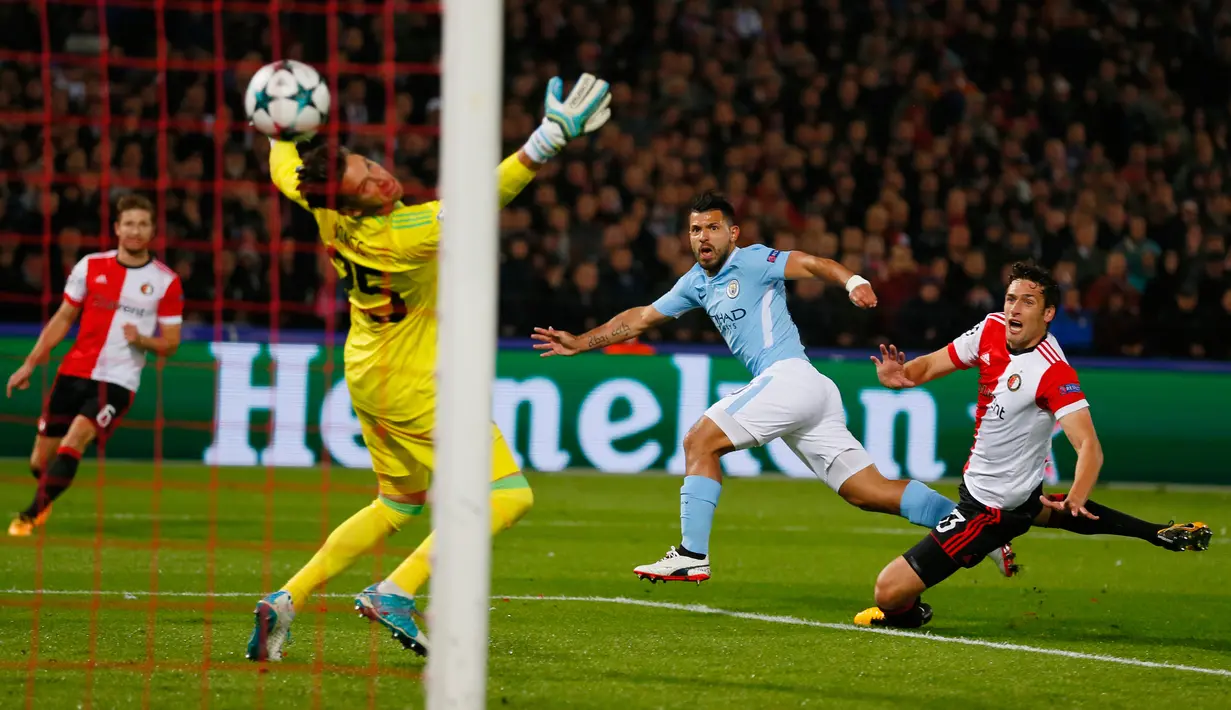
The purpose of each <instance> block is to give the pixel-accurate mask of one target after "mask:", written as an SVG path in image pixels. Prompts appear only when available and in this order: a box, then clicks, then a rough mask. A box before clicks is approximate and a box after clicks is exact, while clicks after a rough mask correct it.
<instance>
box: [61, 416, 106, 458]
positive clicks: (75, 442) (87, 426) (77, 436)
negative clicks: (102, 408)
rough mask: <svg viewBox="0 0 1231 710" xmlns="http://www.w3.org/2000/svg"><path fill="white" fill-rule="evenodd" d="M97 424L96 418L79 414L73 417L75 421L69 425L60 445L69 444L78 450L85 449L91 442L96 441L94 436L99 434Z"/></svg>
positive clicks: (71, 447)
mask: <svg viewBox="0 0 1231 710" xmlns="http://www.w3.org/2000/svg"><path fill="white" fill-rule="evenodd" d="M95 426H96V425H95V423H94V420H92V419H90V418H88V417H84V416H82V415H77V417H76V418H74V419H73V423H72V424H71V425H70V426H69V427H68V433H67V434H65V435H64V437H63V438H62V439H60V446H67V447H69V448H70V449H76V450H77V451H85V448H86V447H87V446H89V445H90V442H92V441H94V437H95V436H97V434H98V430H97V429H96V428H95Z"/></svg>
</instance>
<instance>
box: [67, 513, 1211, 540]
mask: <svg viewBox="0 0 1231 710" xmlns="http://www.w3.org/2000/svg"><path fill="white" fill-rule="evenodd" d="M102 517H103V519H104V520H119V521H153V520H158V521H160V522H202V523H204V522H209V521H210V520H211V518H210V517H209V516H207V515H198V514H193V513H159V514H157V515H155V514H153V513H103V515H102ZM56 518H57V519H59V520H64V519H68V520H97V519H98V515H97V514H95V513H64V514H60V515H57V516H56ZM213 520H214V521H215V522H231V521H234V522H244V523H247V522H251V520H252V519H251V518H247V517H226V516H219V517H215V518H213ZM320 522H321V521H320V518H278V523H279V524H305V525H319V524H320ZM645 526H646V523H644V522H637V521H626V520H610V521H603V520H585V519H581V520H541V521H540V520H522V521H520V522H518V523H517V527H519V528H525V527H532V528H534V527H546V528H634V527H636V528H644V527H645ZM661 527H662V529H664V530H666V529H668V528H670V529H673V530H674V529H676V528H677V527H678V525H677V524H676V523H674V522H673V523H670V524H668V523H667V522H664V523H663V524H662V525H661ZM722 529H723V530H733V531H749V530H755V531H757V532H775V533H813V532H815V533H822V532H825V531H826V529H824V528H814V527H808V526H806V525H724V526H722ZM853 532H857V533H860V534H864V535H894V536H904V537H914V538H918V537H922V536H923V535H925V534H926V533H925V531H924V529H923V528H919V527H909V528H889V527H860V528H855V529H854V530H853ZM1025 537H1026V539H1033V540H1084V541H1086V542H1100V541H1106V540H1112V539H1115V536H1111V535H1077V534H1074V533H1069V532H1064V531H1062V530H1044V529H1032V530H1030V532H1027V533H1026V535H1025ZM1125 539H1127V538H1125ZM1210 542H1211V544H1214V545H1223V544H1231V538H1228V537H1225V534H1224V535H1220V536H1216V537H1215V538H1214V539H1213V540H1211V541H1210Z"/></svg>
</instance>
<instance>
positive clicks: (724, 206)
mask: <svg viewBox="0 0 1231 710" xmlns="http://www.w3.org/2000/svg"><path fill="white" fill-rule="evenodd" d="M710 210H718V211H719V212H721V213H722V218H723V219H724V220H726V222H727V224H729V225H730V224H735V208H734V207H733V206H732V205H731V203H730V202H727V198H725V197H723V196H722V195H721V194H719V193H717V192H714V191H712V190H710V191H706V192H703V193H701V195H699V196H698V197H697V198H696V199H695V200H693V201H692V210H691V211H692V212H694V213H697V212H709V211H710Z"/></svg>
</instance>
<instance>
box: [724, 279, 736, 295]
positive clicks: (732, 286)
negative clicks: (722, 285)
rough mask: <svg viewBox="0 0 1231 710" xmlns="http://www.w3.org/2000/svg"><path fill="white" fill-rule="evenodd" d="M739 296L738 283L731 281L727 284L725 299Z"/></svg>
mask: <svg viewBox="0 0 1231 710" xmlns="http://www.w3.org/2000/svg"><path fill="white" fill-rule="evenodd" d="M738 295H739V281H736V280H735V279H731V280H730V281H729V282H728V283H727V298H735V297H736V296H738Z"/></svg>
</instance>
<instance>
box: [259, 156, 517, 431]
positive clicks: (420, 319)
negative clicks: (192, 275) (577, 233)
mask: <svg viewBox="0 0 1231 710" xmlns="http://www.w3.org/2000/svg"><path fill="white" fill-rule="evenodd" d="M301 164H302V161H301V160H300V158H299V153H298V151H297V150H296V149H295V145H294V144H293V143H288V142H283V141H274V142H273V145H272V146H271V148H270V153H269V172H270V177H271V178H272V179H273V181H274V184H275V185H277V186H278V189H279V190H281V191H282V193H283V194H284V195H286V196H287V197H288V198H290V199H291V200H293V201H294V202H296V203H298V204H299V205H300V206H301V207H303V208H304V209H308V210H310V211H311V212H312V215H313V216H314V217H315V218H316V223H317V225H318V226H319V227H320V235H321V241H322V242H324V244H325V246H326V248H327V249H328V250H329V255H330V259H331V260H332V262H333V265H334V267H335V268H336V269H337V272H338V278H339V279H340V281H341V282H342V283H343V284H344V286H345V288H346V291H347V294H348V299H349V301H350V306H351V327H350V333H349V335H347V338H346V349H345V356H344V359H345V363H346V384H347V388H348V389H349V390H350V396H351V401H352V403H353V404H354V405H355V407H356V408H358V409H361V410H364V411H366V412H370V413H372V414H375V415H378V416H380V417H383V418H388V419H392V420H397V421H411V420H419V419H420V418H421V417H424V416H425V415H427V421H431V420H432V419H434V417H431V416H430V415H431V414H432V412H433V410H434V409H435V406H436V397H435V389H436V386H435V368H436V279H437V274H438V269H437V267H438V264H437V260H436V254H437V246H438V244H439V241H440V219H441V205H440V203H439V202H435V201H433V202H425V203H422V204H418V205H404V204H402V203H401V202H399V203H397V205H396V207H395V209H394V210H393V211H392V212H391V213H389V214H387V215H381V216H372V217H349V216H345V215H340V214H338V213H337V212H335V211H333V210H329V209H312V208H310V207H308V203H307V201H306V200H304V199H303V197H302V196H301V195H300V193H299V178H298V176H297V174H296V170H297V168H298V167H299V166H300V165H301ZM498 177H499V183H500V206H501V207H503V206H505V205H507V204H508V203H509V202H510V201H512V199H513V198H514V197H516V196H517V194H518V193H520V192H521V191H522V189H524V188H525V187H526V185H528V184H529V183H530V181H531V180H532V179H533V178H534V172H533V171H531V170H530V169H529V168H527V167H526V166H525V165H522V164H521V161H520V160H518V158H517V156H516V155H512V156H509V157H508V158H506V159H505V160H504V161H503V162H502V163H501V164H500V167H499V169H498Z"/></svg>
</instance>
